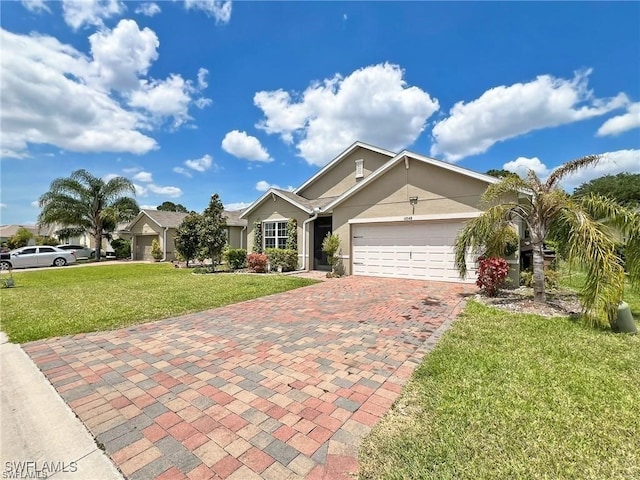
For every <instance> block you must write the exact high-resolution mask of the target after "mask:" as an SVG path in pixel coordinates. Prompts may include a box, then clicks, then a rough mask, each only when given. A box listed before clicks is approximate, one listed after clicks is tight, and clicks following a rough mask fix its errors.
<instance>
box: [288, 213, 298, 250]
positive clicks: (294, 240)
mask: <svg viewBox="0 0 640 480" xmlns="http://www.w3.org/2000/svg"><path fill="white" fill-rule="evenodd" d="M286 247H287V250H295V251H296V252H297V251H298V221H297V220H296V219H295V218H290V219H289V221H288V222H287V245H286Z"/></svg>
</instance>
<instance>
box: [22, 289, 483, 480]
mask: <svg viewBox="0 0 640 480" xmlns="http://www.w3.org/2000/svg"><path fill="white" fill-rule="evenodd" d="M140 288H144V284H143V283H141V286H140ZM176 288H179V286H177V287H176ZM470 292H471V288H470V287H469V286H467V285H461V284H451V283H436V282H422V281H414V280H396V279H380V278H366V277H346V278H341V279H333V280H331V281H327V282H323V283H321V284H317V285H312V286H310V287H305V288H301V289H297V290H293V291H290V292H286V293H282V294H278V295H272V296H269V297H265V298H261V299H256V300H252V301H248V302H243V303H239V304H236V305H230V306H227V307H223V308H218V309H213V310H208V311H204V312H200V313H194V314H190V315H184V316H181V317H177V318H170V319H166V320H161V321H158V322H153V323H147V324H143V325H139V326H135V327H132V328H126V329H121V330H116V331H111V332H101V333H92V334H85V335H75V336H72V337H63V338H56V339H50V340H45V341H39V342H34V343H30V344H27V345H24V349H25V351H26V352H27V353H28V354H29V355H30V357H31V358H32V359H33V361H34V362H35V363H36V364H37V365H38V366H39V368H40V369H41V370H42V371H43V372H44V374H45V375H46V376H47V377H48V379H49V380H50V381H51V383H52V384H53V385H54V387H55V388H56V389H57V391H58V392H59V394H60V395H61V397H62V398H63V399H65V401H66V402H67V403H68V404H69V405H70V406H71V408H73V410H74V411H75V413H76V414H77V415H78V417H79V418H80V419H81V420H82V421H83V422H84V423H85V425H86V426H87V428H89V430H90V431H91V432H92V433H93V435H94V436H95V437H96V439H97V441H98V442H100V443H101V444H103V445H104V447H105V450H106V452H107V453H108V454H109V455H110V456H111V458H112V460H113V461H114V462H115V463H116V464H117V465H118V467H119V468H120V470H121V471H122V472H123V473H124V474H125V476H126V477H127V478H129V479H132V480H135V479H138V478H140V479H151V478H156V479H160V478H163V479H164V478H167V479H170V478H190V479H196V478H232V479H235V478H266V479H269V478H274V479H278V480H280V479H284V478H309V479H322V478H324V479H336V478H352V476H351V475H350V474H352V473H353V472H354V471H355V470H357V453H358V448H359V445H360V442H361V440H362V438H363V436H364V435H366V434H367V433H368V432H369V431H370V429H371V427H372V426H373V425H375V424H376V423H377V422H378V420H379V419H380V418H381V417H382V416H383V415H384V413H385V412H386V410H387V409H388V408H389V407H390V406H391V404H392V403H393V401H394V400H395V399H396V398H397V396H398V394H399V392H400V390H401V388H402V385H404V383H405V382H406V381H407V380H408V378H409V377H410V375H411V373H412V372H413V370H414V368H415V367H416V366H417V365H418V364H419V362H420V361H421V360H422V357H423V356H424V354H425V353H426V352H427V351H428V350H429V349H430V348H432V347H433V345H434V344H435V342H436V341H437V339H438V337H439V335H440V334H441V332H442V331H443V329H444V327H446V326H447V325H448V323H450V321H451V319H453V318H454V317H455V316H456V315H457V313H458V312H459V310H460V308H461V306H462V303H463V301H464V297H465V296H466V294H468V293H470ZM131 294H132V295H135V292H131ZM202 294H203V295H206V291H203V292H202ZM443 324H444V325H443Z"/></svg>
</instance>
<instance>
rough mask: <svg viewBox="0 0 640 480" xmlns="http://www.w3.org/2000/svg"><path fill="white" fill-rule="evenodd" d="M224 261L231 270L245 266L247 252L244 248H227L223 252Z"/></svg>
mask: <svg viewBox="0 0 640 480" xmlns="http://www.w3.org/2000/svg"><path fill="white" fill-rule="evenodd" d="M224 259H225V261H226V262H227V265H228V266H229V268H230V269H231V270H238V269H240V268H244V267H246V266H247V251H246V250H245V249H244V248H228V249H227V250H225V251H224Z"/></svg>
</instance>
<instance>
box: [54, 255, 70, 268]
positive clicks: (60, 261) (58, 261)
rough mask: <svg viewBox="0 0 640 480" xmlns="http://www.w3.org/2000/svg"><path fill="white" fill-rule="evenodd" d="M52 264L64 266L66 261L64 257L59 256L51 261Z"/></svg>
mask: <svg viewBox="0 0 640 480" xmlns="http://www.w3.org/2000/svg"><path fill="white" fill-rule="evenodd" d="M53 264H54V265H55V266H56V267H64V266H65V265H66V264H67V261H66V260H65V259H64V258H61V257H59V258H56V259H55V260H54V261H53Z"/></svg>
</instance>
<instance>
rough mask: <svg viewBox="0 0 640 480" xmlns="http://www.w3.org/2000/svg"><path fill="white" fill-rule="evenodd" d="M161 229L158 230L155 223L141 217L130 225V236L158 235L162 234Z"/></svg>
mask: <svg viewBox="0 0 640 480" xmlns="http://www.w3.org/2000/svg"><path fill="white" fill-rule="evenodd" d="M162 230H163V229H162V228H160V227H159V226H158V225H157V224H156V223H155V222H152V221H150V220H149V219H148V218H146V217H144V216H143V217H141V218H140V219H138V221H137V222H136V223H134V224H133V225H131V229H130V231H131V234H132V235H136V234H138V235H152V234H154V233H157V234H158V235H160V234H161V233H162Z"/></svg>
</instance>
